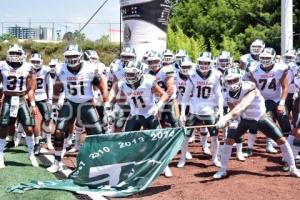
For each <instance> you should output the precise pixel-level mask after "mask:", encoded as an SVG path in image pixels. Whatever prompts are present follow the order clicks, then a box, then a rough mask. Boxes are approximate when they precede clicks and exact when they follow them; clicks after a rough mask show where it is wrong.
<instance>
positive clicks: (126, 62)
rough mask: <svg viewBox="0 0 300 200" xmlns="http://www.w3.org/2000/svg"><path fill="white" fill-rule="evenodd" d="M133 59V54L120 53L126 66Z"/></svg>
mask: <svg viewBox="0 0 300 200" xmlns="http://www.w3.org/2000/svg"><path fill="white" fill-rule="evenodd" d="M133 60H135V56H132V55H121V61H122V63H123V64H124V66H126V65H127V64H128V63H129V62H130V61H133Z"/></svg>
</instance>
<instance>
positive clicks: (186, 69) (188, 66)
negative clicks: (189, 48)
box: [179, 57, 193, 75]
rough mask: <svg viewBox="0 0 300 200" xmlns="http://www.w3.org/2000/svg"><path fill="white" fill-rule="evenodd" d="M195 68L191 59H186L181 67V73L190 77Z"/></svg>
mask: <svg viewBox="0 0 300 200" xmlns="http://www.w3.org/2000/svg"><path fill="white" fill-rule="evenodd" d="M192 67H193V63H192V61H191V59H190V58H188V57H185V58H184V59H183V60H182V63H181V65H180V66H179V71H180V73H181V74H183V75H189V74H190V72H191V70H192Z"/></svg>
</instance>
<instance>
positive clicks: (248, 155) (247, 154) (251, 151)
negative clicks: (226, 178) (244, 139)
mask: <svg viewBox="0 0 300 200" xmlns="http://www.w3.org/2000/svg"><path fill="white" fill-rule="evenodd" d="M243 155H244V157H245V158H248V157H250V156H252V155H253V149H249V148H247V149H246V151H245V152H244V153H243Z"/></svg>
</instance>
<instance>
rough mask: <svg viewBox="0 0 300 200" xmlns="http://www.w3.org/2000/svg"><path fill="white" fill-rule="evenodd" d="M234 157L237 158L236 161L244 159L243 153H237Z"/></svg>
mask: <svg viewBox="0 0 300 200" xmlns="http://www.w3.org/2000/svg"><path fill="white" fill-rule="evenodd" d="M236 158H237V160H238V161H245V160H246V158H245V157H244V154H243V153H237V154H236Z"/></svg>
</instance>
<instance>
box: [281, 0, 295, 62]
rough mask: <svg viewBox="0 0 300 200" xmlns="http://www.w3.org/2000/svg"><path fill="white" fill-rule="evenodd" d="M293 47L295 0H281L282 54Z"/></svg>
mask: <svg viewBox="0 0 300 200" xmlns="http://www.w3.org/2000/svg"><path fill="white" fill-rule="evenodd" d="M288 49H293V0H281V56H283V55H284V53H285V52H286V50H288Z"/></svg>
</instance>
